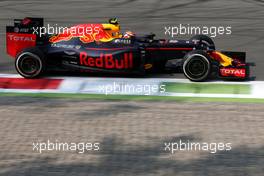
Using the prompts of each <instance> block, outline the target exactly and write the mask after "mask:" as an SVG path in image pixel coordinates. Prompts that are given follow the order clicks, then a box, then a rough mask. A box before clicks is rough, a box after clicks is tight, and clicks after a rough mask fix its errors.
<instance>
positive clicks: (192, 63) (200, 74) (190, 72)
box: [183, 51, 212, 82]
mask: <svg viewBox="0 0 264 176" xmlns="http://www.w3.org/2000/svg"><path fill="white" fill-rule="evenodd" d="M211 67H212V66H211V59H210V56H209V55H208V54H207V53H206V52H204V51H192V52H190V53H188V54H187V55H186V56H185V58H184V62H183V73H184V75H185V76H186V77H187V78H188V79H189V80H191V81H196V82H200V81H205V80H207V79H208V78H209V76H210V74H211Z"/></svg>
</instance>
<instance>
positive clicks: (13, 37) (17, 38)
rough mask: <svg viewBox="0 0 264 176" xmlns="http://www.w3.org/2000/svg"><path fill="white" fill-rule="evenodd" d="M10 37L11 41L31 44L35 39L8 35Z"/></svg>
mask: <svg viewBox="0 0 264 176" xmlns="http://www.w3.org/2000/svg"><path fill="white" fill-rule="evenodd" d="M8 37H9V40H11V41H24V42H26V41H29V42H34V41H35V39H34V38H33V37H27V36H18V35H13V34H10V35H8Z"/></svg>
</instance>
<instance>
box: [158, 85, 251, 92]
mask: <svg viewBox="0 0 264 176" xmlns="http://www.w3.org/2000/svg"><path fill="white" fill-rule="evenodd" d="M162 84H163V85H165V86H166V87H165V88H166V92H173V93H196V94H250V89H251V88H250V85H247V84H220V83H218V84H212V83H210V84H206V83H162Z"/></svg>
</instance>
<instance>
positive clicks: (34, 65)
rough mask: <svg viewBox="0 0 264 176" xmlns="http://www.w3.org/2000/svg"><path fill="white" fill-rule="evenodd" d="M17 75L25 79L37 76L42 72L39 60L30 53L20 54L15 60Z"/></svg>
mask: <svg viewBox="0 0 264 176" xmlns="http://www.w3.org/2000/svg"><path fill="white" fill-rule="evenodd" d="M16 68H17V71H18V73H20V74H21V75H22V76H24V77H27V78H32V77H35V76H38V75H39V74H40V72H41V70H42V62H41V59H40V58H39V57H38V56H37V55H35V54H33V53H30V52H25V53H22V54H21V55H20V56H19V57H18V58H17V60H16Z"/></svg>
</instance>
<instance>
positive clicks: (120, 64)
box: [80, 52, 133, 69]
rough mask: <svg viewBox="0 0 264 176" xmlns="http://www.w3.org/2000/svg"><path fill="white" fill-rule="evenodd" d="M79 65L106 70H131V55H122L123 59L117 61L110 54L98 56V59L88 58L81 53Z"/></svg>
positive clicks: (85, 54)
mask: <svg viewBox="0 0 264 176" xmlns="http://www.w3.org/2000/svg"><path fill="white" fill-rule="evenodd" d="M80 65H84V66H87V67H98V68H106V69H129V68H133V54H132V53H124V55H123V57H121V58H119V59H117V58H114V57H113V55H112V54H100V57H98V58H94V57H90V56H88V54H87V53H86V52H81V53H80Z"/></svg>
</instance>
